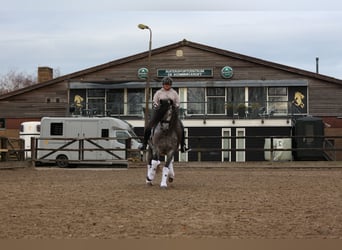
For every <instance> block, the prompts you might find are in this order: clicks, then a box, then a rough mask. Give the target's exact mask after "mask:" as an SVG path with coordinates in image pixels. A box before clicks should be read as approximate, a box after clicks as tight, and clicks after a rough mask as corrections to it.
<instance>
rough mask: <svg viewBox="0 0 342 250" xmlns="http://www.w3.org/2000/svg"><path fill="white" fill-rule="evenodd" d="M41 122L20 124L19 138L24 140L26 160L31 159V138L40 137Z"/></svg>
mask: <svg viewBox="0 0 342 250" xmlns="http://www.w3.org/2000/svg"><path fill="white" fill-rule="evenodd" d="M39 135H40V121H30V122H22V123H21V124H20V131H19V138H20V139H23V140H24V144H25V147H24V148H25V159H28V158H31V138H32V137H39Z"/></svg>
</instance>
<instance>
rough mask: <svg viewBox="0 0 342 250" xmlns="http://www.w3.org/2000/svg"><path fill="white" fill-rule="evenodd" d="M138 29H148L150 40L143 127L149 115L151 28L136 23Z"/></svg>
mask: <svg viewBox="0 0 342 250" xmlns="http://www.w3.org/2000/svg"><path fill="white" fill-rule="evenodd" d="M138 28H139V29H142V30H144V29H148V30H149V31H150V40H149V46H148V63H147V71H148V72H147V77H146V86H145V129H146V127H147V124H148V116H149V101H150V79H151V50H152V30H151V29H150V27H148V26H147V25H145V24H142V23H140V24H138Z"/></svg>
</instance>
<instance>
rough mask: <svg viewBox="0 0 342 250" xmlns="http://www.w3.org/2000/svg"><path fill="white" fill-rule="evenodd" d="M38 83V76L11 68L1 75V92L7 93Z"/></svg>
mask: <svg viewBox="0 0 342 250" xmlns="http://www.w3.org/2000/svg"><path fill="white" fill-rule="evenodd" d="M36 83H37V77H36V76H32V75H29V74H26V73H23V72H16V71H14V70H11V71H9V72H8V73H7V74H5V75H0V94H5V93H8V92H11V91H13V90H16V89H21V88H24V87H28V86H30V85H33V84H36Z"/></svg>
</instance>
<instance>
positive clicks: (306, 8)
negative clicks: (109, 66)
mask: <svg viewBox="0 0 342 250" xmlns="http://www.w3.org/2000/svg"><path fill="white" fill-rule="evenodd" d="M0 6H1V7H0V75H3V74H6V73H7V72H9V71H10V70H15V71H18V72H24V73H27V74H36V72H37V67H38V66H49V67H52V68H54V69H58V70H59V71H60V74H61V75H64V74H69V73H73V72H75V71H78V70H83V69H86V68H89V67H93V66H97V65H99V64H102V63H107V62H109V61H113V60H116V59H120V58H122V57H127V56H131V55H134V54H137V53H141V52H144V51H146V50H147V49H148V40H149V32H148V31H147V30H140V29H138V28H137V25H138V24H139V23H144V24H146V25H148V26H150V27H151V29H152V33H153V37H152V48H158V47H161V46H165V45H169V44H172V43H175V42H178V41H181V40H183V39H187V40H190V41H192V42H196V43H201V44H204V45H208V46H212V47H217V48H220V49H224V50H229V51H233V52H236V53H241V54H244V55H248V56H252V57H257V58H260V59H264V60H268V61H272V62H276V63H280V64H284V65H288V66H292V67H296V68H300V69H304V70H308V71H313V72H314V71H315V70H316V57H319V71H320V73H321V74H324V75H328V76H331V77H335V78H339V79H342V32H341V31H342V1H340V0H325V1H317V0H316V1H315V0H287V1H283V0H281V1H278V0H240V1H236V0H234V1H233V0H210V1H206V0H203V1H199V0H173V1H163V0H159V1H156V0H153V1H152V0H124V1H117V0H115V1H114V0H97V1H87V0H73V1H71V0H59V1H50V0H31V1H22V0H0Z"/></svg>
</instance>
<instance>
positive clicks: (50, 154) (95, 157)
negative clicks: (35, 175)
mask: <svg viewBox="0 0 342 250" xmlns="http://www.w3.org/2000/svg"><path fill="white" fill-rule="evenodd" d="M37 144H38V146H37V147H38V148H37V159H36V160H37V162H38V163H44V162H54V163H56V164H57V166H59V167H67V166H69V165H70V164H73V163H75V164H80V163H81V164H116V163H120V164H121V163H123V162H127V159H128V158H140V159H141V153H140V151H139V150H137V151H129V155H126V153H127V152H126V150H125V149H127V148H129V149H138V148H139V145H140V141H139V139H138V138H137V135H136V134H135V133H134V131H133V127H132V126H131V125H130V124H129V123H127V122H125V121H123V120H120V119H116V118H112V117H43V118H42V119H41V131H40V137H39V139H38V143H37Z"/></svg>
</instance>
